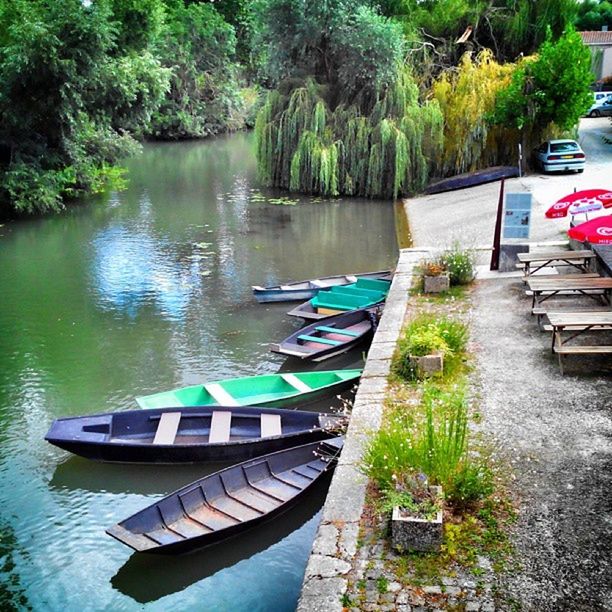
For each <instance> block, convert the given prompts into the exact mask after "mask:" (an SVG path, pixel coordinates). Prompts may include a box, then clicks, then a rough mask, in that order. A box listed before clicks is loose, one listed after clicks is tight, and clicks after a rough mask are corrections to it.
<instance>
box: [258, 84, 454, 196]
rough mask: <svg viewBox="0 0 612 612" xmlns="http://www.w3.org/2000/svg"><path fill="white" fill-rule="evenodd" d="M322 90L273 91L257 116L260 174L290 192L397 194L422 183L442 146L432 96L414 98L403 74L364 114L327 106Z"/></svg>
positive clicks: (308, 86) (412, 87) (356, 108)
mask: <svg viewBox="0 0 612 612" xmlns="http://www.w3.org/2000/svg"><path fill="white" fill-rule="evenodd" d="M325 91H326V90H325V88H324V87H322V86H317V85H316V84H315V83H314V82H313V81H309V82H308V83H307V84H306V85H305V86H304V87H299V88H297V89H294V90H293V91H292V92H291V93H290V94H288V95H282V94H281V93H279V92H272V93H271V94H270V95H269V97H268V100H267V102H266V104H265V106H264V107H263V108H262V110H261V111H260V114H259V116H258V118H257V124H256V128H255V129H256V134H257V145H258V150H257V155H258V169H259V175H260V178H261V180H262V181H263V182H264V183H265V184H267V185H276V186H281V187H284V188H287V189H291V190H293V191H303V192H306V193H318V194H323V195H328V196H335V195H338V194H340V193H344V194H350V195H360V196H366V197H370V198H376V197H381V198H391V197H397V195H398V194H400V193H406V192H408V191H415V190H417V189H420V188H422V187H423V186H424V184H425V182H426V180H427V177H428V174H429V161H428V160H430V159H434V158H435V157H436V155H437V154H438V151H439V149H440V145H441V133H442V116H441V114H440V111H439V108H438V106H437V104H436V103H435V102H430V103H427V104H424V105H421V104H419V102H418V91H417V88H416V86H415V84H414V82H413V81H412V79H411V78H410V76H409V75H408V74H407V73H404V74H402V75H401V76H400V77H398V79H397V80H396V82H395V84H394V85H393V86H392V87H390V88H389V89H388V90H387V91H386V93H385V94H384V95H381V97H380V98H379V99H378V100H377V101H376V103H375V104H374V106H373V108H372V109H371V110H370V112H369V113H367V114H365V113H362V112H361V108H360V106H358V105H357V103H354V104H351V105H344V104H340V105H338V106H336V108H335V109H333V110H332V109H331V108H330V105H329V104H328V102H327V100H326V99H325V97H324V94H325Z"/></svg>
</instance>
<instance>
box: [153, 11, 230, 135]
mask: <svg viewBox="0 0 612 612" xmlns="http://www.w3.org/2000/svg"><path fill="white" fill-rule="evenodd" d="M158 49H159V50H158V53H159V56H160V57H161V61H162V63H163V64H164V66H166V67H167V68H169V69H171V70H172V79H171V87H170V91H169V93H168V95H167V96H166V98H165V100H164V102H163V104H162V105H161V107H160V108H159V111H158V112H156V113H155V114H154V116H153V121H152V126H151V130H150V132H149V134H150V135H151V136H155V137H157V138H165V139H176V138H194V137H203V136H209V135H211V134H216V133H218V132H220V131H223V130H224V129H227V127H228V124H230V122H231V117H232V114H233V113H234V112H235V111H237V110H238V108H239V107H240V104H241V102H240V99H239V97H238V83H237V79H236V66H235V64H234V61H233V59H234V53H235V49H236V36H235V32H234V28H233V27H232V26H231V25H230V24H228V23H227V22H226V21H225V20H224V19H223V17H222V16H221V15H220V14H219V13H218V12H217V11H216V10H215V9H214V8H213V7H212V6H211V5H208V4H203V3H202V4H200V3H197V4H189V5H187V6H185V5H183V4H182V3H179V4H178V6H176V7H175V8H174V10H172V11H171V12H170V13H169V15H168V17H167V24H166V28H165V30H164V31H163V33H162V35H161V39H160V42H159V44H158Z"/></svg>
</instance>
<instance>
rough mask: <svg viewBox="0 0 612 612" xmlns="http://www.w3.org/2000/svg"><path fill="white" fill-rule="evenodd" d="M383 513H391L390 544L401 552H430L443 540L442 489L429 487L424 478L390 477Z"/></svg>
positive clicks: (438, 548) (406, 475) (421, 476)
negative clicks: (391, 482)
mask: <svg viewBox="0 0 612 612" xmlns="http://www.w3.org/2000/svg"><path fill="white" fill-rule="evenodd" d="M394 481H395V488H394V489H391V490H389V491H387V493H386V495H385V497H386V499H385V509H386V510H387V511H388V510H389V509H390V510H391V512H392V514H391V544H392V546H393V547H394V548H395V549H397V550H399V551H400V552H403V551H419V552H434V551H438V550H440V546H441V544H442V538H443V530H442V522H443V505H444V498H443V495H442V487H439V486H430V485H429V482H428V480H427V476H425V474H415V475H412V474H404V475H403V476H401V477H399V478H398V477H394Z"/></svg>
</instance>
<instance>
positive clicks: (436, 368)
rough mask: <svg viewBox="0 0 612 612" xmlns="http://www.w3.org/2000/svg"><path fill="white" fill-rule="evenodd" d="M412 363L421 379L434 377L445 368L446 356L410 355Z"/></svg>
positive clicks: (440, 354) (439, 354)
mask: <svg viewBox="0 0 612 612" xmlns="http://www.w3.org/2000/svg"><path fill="white" fill-rule="evenodd" d="M410 361H411V362H412V363H413V364H414V366H415V368H416V372H417V376H418V377H419V378H426V377H427V376H433V375H434V374H437V373H438V372H442V370H443V368H444V355H443V354H442V353H438V354H434V355H423V356H422V357H416V356H414V355H410Z"/></svg>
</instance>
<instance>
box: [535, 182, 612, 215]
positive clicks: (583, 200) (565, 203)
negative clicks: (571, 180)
mask: <svg viewBox="0 0 612 612" xmlns="http://www.w3.org/2000/svg"><path fill="white" fill-rule="evenodd" d="M574 203H575V204H577V205H578V206H585V207H587V208H588V206H589V205H592V206H593V205H595V206H596V205H597V204H599V203H601V204H603V206H604V207H605V208H608V207H609V206H612V191H610V190H609V189H585V190H584V191H576V193H570V194H569V195H566V196H564V197H563V198H561V199H560V200H557V202H555V203H554V204H553V205H552V206H551V207H550V208H549V209H548V210H547V211H546V212H545V213H544V214H545V215H546V217H548V218H549V219H557V218H559V217H567V213H568V209H569V207H570V206H571V205H572V204H574ZM592 210H594V209H592Z"/></svg>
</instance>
